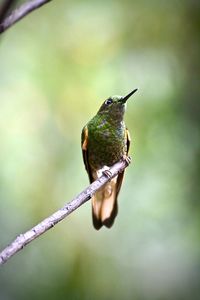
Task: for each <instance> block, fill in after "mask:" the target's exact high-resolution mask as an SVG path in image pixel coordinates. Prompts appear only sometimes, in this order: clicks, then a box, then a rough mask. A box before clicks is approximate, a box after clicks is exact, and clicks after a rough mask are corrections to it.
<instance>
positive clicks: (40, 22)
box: [0, 0, 200, 300]
mask: <svg viewBox="0 0 200 300" xmlns="http://www.w3.org/2000/svg"><path fill="white" fill-rule="evenodd" d="M199 10H200V2H199V1H195V0H182V1H179V0H173V1H172V0H170V1H162V0H160V1H158V0H157V1H156V0H151V1H147V0H146V1H145V0H142V1H139V0H135V1H128V0H125V1H116V0H115V1H114V0H110V1H105V0H102V1H94V0H93V1H92V0H88V1H78V0H76V1H64V0H60V1H52V2H51V3H49V4H47V5H45V6H44V7H42V8H41V9H39V10H37V11H35V12H34V13H32V14H30V15H29V16H28V17H27V18H25V19H23V20H22V21H21V22H20V23H18V24H16V25H15V26H13V27H12V28H11V29H10V30H8V31H6V32H5V33H4V34H3V35H2V36H1V40H0V166H1V167H0V248H3V247H5V246H6V245H7V244H8V243H9V242H10V241H11V240H12V239H13V238H14V237H15V236H16V235H18V234H19V233H21V232H24V231H26V230H28V229H29V228H31V227H32V226H33V225H35V224H37V223H38V222H39V221H41V220H42V219H43V218H45V217H47V216H48V215H49V214H51V213H52V212H54V211H55V210H57V209H58V208H60V207H62V206H63V205H64V203H66V202H68V201H69V200H71V199H72V198H73V197H74V196H75V195H76V194H78V193H79V192H80V191H81V190H82V189H83V188H85V187H86V186H87V185H88V178H87V175H86V172H85V170H84V166H83V162H82V155H81V149H80V133H81V129H82V127H83V126H84V125H85V124H86V123H87V121H88V120H89V119H90V118H91V117H92V116H93V115H94V114H95V113H96V111H97V110H98V108H99V106H100V105H101V103H102V101H103V100H105V99H106V98H107V97H108V96H111V95H115V94H119V95H125V94H126V93H128V92H130V91H131V90H132V89H134V88H139V92H138V93H137V94H136V95H135V96H134V98H132V99H131V100H130V101H129V103H128V109H127V113H126V123H127V126H128V128H129V130H130V132H131V136H132V147H131V156H132V158H133V163H132V164H131V165H130V167H129V168H128V169H127V171H126V178H125V181H124V184H123V187H122V190H121V193H120V196H119V214H118V217H117V219H116V221H115V224H114V226H113V227H112V229H110V230H107V229H104V228H103V229H102V230H100V231H99V232H97V231H95V230H94V229H93V227H92V221H91V207H90V205H91V204H90V203H89V202H88V203H87V204H85V205H84V206H82V207H81V208H80V209H78V210H77V211H76V212H74V213H73V214H72V215H70V216H69V217H68V218H67V219H66V220H64V221H63V222H62V223H61V224H59V225H57V226H56V227H55V228H54V229H52V230H50V231H49V232H48V233H46V234H45V235H43V236H42V237H40V238H39V239H37V240H35V241H34V242H33V243H32V244H31V245H29V246H28V247H27V248H25V249H24V250H23V251H21V252H20V253H19V254H17V255H16V256H14V257H13V258H12V259H11V260H10V261H9V262H8V263H7V264H5V265H4V266H3V267H2V268H1V269H0V299H3V300H4V299H5V300H7V299H9V300H10V299H11V300H12V299H14V300H15V299H103V300H104V299H133V300H157V299H158V300H164V299H168V300H171V299H175V300H178V299H184V300H185V299H200V202H199V200H200V199H199V194H200V190H199V179H200V130H199V126H198V124H199V119H200V105H199V96H200V82H199V69H200V60H199V56H200V34H199V32H200V16H199Z"/></svg>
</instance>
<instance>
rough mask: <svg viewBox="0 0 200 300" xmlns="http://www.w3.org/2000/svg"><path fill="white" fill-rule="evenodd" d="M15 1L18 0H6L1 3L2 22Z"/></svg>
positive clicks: (0, 15)
mask: <svg viewBox="0 0 200 300" xmlns="http://www.w3.org/2000/svg"><path fill="white" fill-rule="evenodd" d="M15 2H16V0H4V1H3V2H2V4H1V5H0V24H1V23H2V21H3V20H4V19H5V17H6V15H7V13H8V11H9V10H10V9H11V7H12V6H13V5H14V3H15Z"/></svg>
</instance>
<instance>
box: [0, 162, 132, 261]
mask: <svg viewBox="0 0 200 300" xmlns="http://www.w3.org/2000/svg"><path fill="white" fill-rule="evenodd" d="M127 166H128V164H127V162H126V160H121V161H119V162H117V163H116V164H114V165H113V166H112V167H111V168H110V169H109V170H110V172H111V178H113V177H115V176H116V175H117V174H118V173H120V172H122V171H123V170H124V169H125V168H126V167H127ZM109 180H110V178H108V177H107V176H106V175H105V174H103V175H102V176H101V177H100V178H99V179H97V180H96V181H94V182H93V183H92V184H90V185H89V186H88V187H87V188H86V189H85V190H83V191H82V192H81V193H80V194H79V195H78V196H77V197H75V198H74V199H73V200H72V201H71V202H69V203H67V204H66V205H65V206H64V207H62V208H61V209H59V210H58V211H56V212H55V213H54V214H52V215H51V216H49V217H48V218H46V219H44V220H43V221H42V222H40V223H39V224H37V225H36V226H34V227H33V228H31V229H30V230H28V231H27V232H25V233H23V234H20V235H19V236H17V237H16V239H15V240H14V241H13V242H12V243H11V244H10V245H8V246H7V247H6V248H5V249H4V250H3V251H2V252H0V265H2V264H4V263H5V262H7V260H8V259H9V258H11V257H12V256H13V255H15V254H16V253H17V252H18V251H20V250H22V249H23V248H24V247H25V246H26V245H27V244H29V243H30V242H31V241H33V240H35V239H36V238H37V237H39V236H40V235H42V234H43V233H45V232H46V231H47V230H49V229H50V228H52V227H54V225H56V224H57V223H59V222H60V221H62V220H63V219H64V218H66V217H67V216H68V215H69V214H71V213H72V212H73V211H74V210H76V209H77V208H78V207H80V206H81V205H82V204H84V203H85V202H87V201H88V200H89V199H91V197H92V196H93V194H94V193H95V192H96V191H97V190H98V189H100V188H101V187H102V186H103V185H104V184H105V183H106V182H108V181H109Z"/></svg>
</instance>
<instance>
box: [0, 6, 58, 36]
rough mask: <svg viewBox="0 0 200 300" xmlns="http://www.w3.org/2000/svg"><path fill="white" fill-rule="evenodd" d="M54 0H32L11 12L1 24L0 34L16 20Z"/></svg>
mask: <svg viewBox="0 0 200 300" xmlns="http://www.w3.org/2000/svg"><path fill="white" fill-rule="evenodd" d="M50 1H52V0H31V1H29V2H27V3H24V4H22V5H21V6H20V7H19V8H16V9H15V10H13V12H11V14H10V15H9V16H8V17H6V18H5V19H4V20H3V21H2V22H1V24H0V34H1V33H3V32H4V31H5V30H6V29H8V28H9V27H11V26H12V25H14V24H15V23H16V22H18V21H19V20H21V19H22V18H24V17H25V16H27V15H28V14H30V13H31V12H32V11H34V10H36V9H37V8H39V7H41V6H43V5H44V4H46V3H48V2H50Z"/></svg>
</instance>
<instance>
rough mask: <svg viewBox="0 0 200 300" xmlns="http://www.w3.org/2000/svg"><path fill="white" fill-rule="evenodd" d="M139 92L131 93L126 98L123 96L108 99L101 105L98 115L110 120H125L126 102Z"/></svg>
mask: <svg viewBox="0 0 200 300" xmlns="http://www.w3.org/2000/svg"><path fill="white" fill-rule="evenodd" d="M136 91H137V89H135V90H133V91H132V92H130V93H129V94H128V95H126V96H125V97H123V96H112V97H109V98H108V99H106V101H104V102H103V104H102V105H101V107H100V109H99V111H98V114H101V115H104V116H106V117H108V118H113V119H117V120H118V119H120V120H122V119H123V116H124V112H125V109H126V101H127V100H128V99H129V98H130V97H131V96H132V95H133V94H134V93H135V92H136Z"/></svg>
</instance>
